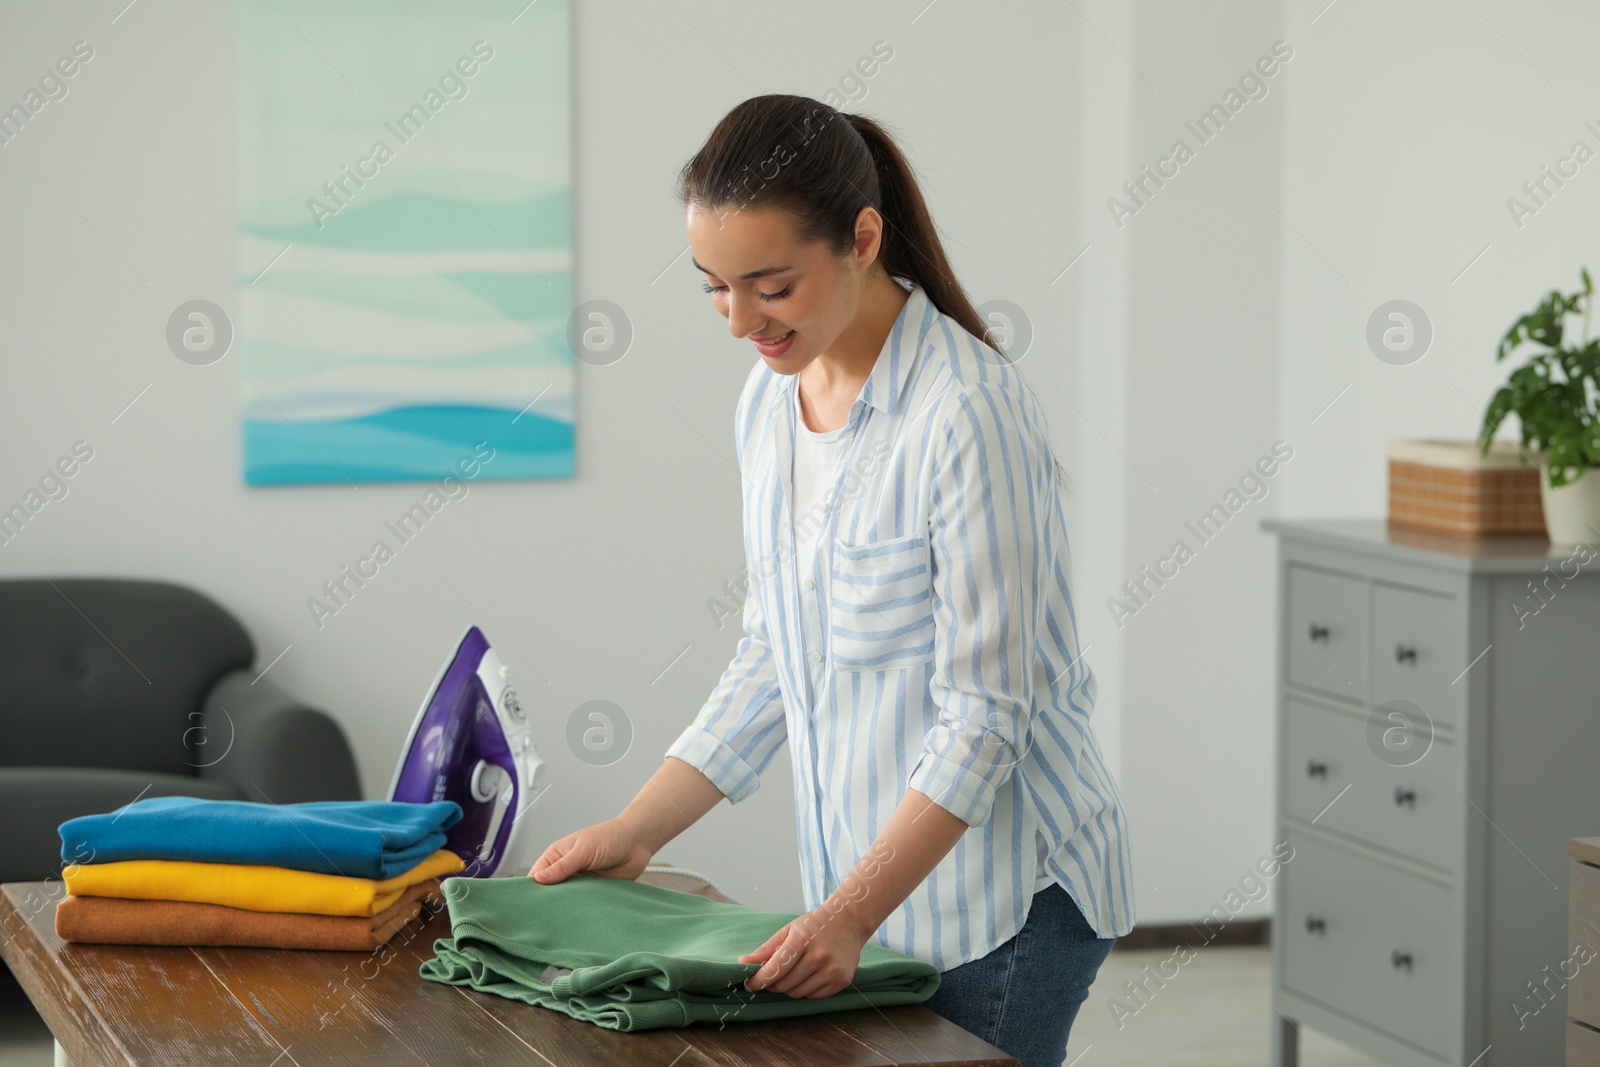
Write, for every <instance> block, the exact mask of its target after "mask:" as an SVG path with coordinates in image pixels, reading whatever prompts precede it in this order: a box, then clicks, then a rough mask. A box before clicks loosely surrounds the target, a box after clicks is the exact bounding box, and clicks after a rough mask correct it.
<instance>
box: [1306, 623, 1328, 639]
mask: <svg viewBox="0 0 1600 1067" xmlns="http://www.w3.org/2000/svg"><path fill="white" fill-rule="evenodd" d="M1330 633H1331V631H1330V630H1329V629H1328V628H1327V627H1326V626H1323V625H1322V624H1321V623H1317V622H1314V623H1312V624H1311V628H1310V637H1311V640H1313V641H1326V640H1327V639H1328V636H1329V634H1330Z"/></svg>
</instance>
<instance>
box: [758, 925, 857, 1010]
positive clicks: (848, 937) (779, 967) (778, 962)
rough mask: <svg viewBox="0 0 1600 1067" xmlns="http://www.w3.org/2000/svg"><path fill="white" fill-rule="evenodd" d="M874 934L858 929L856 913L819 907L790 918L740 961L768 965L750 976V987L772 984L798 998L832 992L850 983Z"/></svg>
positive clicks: (770, 985)
mask: <svg viewBox="0 0 1600 1067" xmlns="http://www.w3.org/2000/svg"><path fill="white" fill-rule="evenodd" d="M870 936H871V934H863V933H861V932H860V931H859V929H858V926H857V924H856V923H855V921H854V918H853V916H852V915H851V914H850V913H849V912H848V911H846V910H843V909H841V910H839V911H837V912H831V911H828V910H827V909H826V908H817V909H815V910H813V911H808V912H806V913H805V914H804V915H802V916H800V917H799V918H797V919H794V920H792V921H791V922H788V923H785V924H784V926H783V927H782V928H781V929H779V930H778V932H777V933H775V934H773V935H772V936H771V937H769V938H767V941H766V943H765V944H763V945H762V946H761V947H760V948H758V949H756V950H755V951H754V952H751V953H748V954H746V955H743V956H740V957H739V962H740V963H762V962H765V963H766V966H765V967H763V968H761V969H760V970H759V971H757V972H756V973H755V974H753V975H751V976H750V977H749V978H747V979H746V980H745V983H744V987H745V988H746V989H748V990H751V991H756V990H761V989H770V990H772V991H773V992H775V993H787V994H789V996H791V997H794V998H796V999H798V998H800V997H807V998H810V999H813V1000H814V999H819V998H821V997H830V996H832V995H833V994H835V993H837V992H839V991H840V990H841V989H843V988H845V986H847V985H849V984H850V979H851V978H853V977H855V973H856V967H857V965H859V964H860V962H861V949H862V946H864V945H865V944H866V943H867V939H868V938H869V937H870Z"/></svg>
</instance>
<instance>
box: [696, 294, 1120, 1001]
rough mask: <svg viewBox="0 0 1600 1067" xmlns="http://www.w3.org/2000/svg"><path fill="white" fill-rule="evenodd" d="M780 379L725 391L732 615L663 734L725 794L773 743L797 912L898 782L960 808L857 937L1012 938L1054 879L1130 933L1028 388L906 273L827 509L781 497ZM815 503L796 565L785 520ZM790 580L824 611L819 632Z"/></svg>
mask: <svg viewBox="0 0 1600 1067" xmlns="http://www.w3.org/2000/svg"><path fill="white" fill-rule="evenodd" d="M796 381H797V378H796V376H794V375H781V374H778V373H776V372H774V371H772V370H770V369H768V367H767V366H766V364H765V362H758V363H757V364H756V366H755V368H754V369H753V370H752V371H751V373H750V376H749V379H748V380H747V381H746V383H745V387H744V392H743V393H742V394H741V396H740V398H739V404H738V408H737V412H736V417H735V443H736V447H737V449H738V454H739V467H740V470H741V472H742V474H743V476H744V544H745V553H746V557H747V562H748V565H749V571H750V575H751V584H750V590H749V593H748V595H747V597H746V599H745V602H744V605H743V622H744V634H743V636H741V638H740V639H739V643H738V646H737V648H736V650H735V652H734V656H733V661H732V662H731V663H730V664H729V665H728V668H727V670H726V671H724V672H723V675H722V677H721V679H720V680H719V681H718V682H717V684H716V686H715V688H714V689H713V690H712V692H711V695H710V697H709V699H708V700H707V701H706V703H705V705H704V707H702V708H701V710H700V712H699V714H698V715H697V716H696V717H695V720H694V722H693V723H692V724H691V725H690V726H689V727H688V728H687V729H686V730H685V731H684V732H683V734H682V735H681V736H679V738H678V739H677V740H676V741H674V742H673V744H672V745H671V747H670V748H668V749H667V755H669V756H676V757H677V758H679V759H681V760H683V761H685V762H686V763H689V764H690V765H691V766H694V767H696V768H698V769H699V770H700V771H701V772H702V773H704V774H705V775H706V776H707V777H708V778H710V779H711V781H712V782H714V783H715V784H716V786H717V788H718V789H720V790H721V791H722V792H723V794H724V795H725V796H727V798H728V799H729V800H730V801H731V802H733V803H738V802H739V801H741V800H743V799H744V798H745V797H747V796H749V795H750V794H751V793H753V792H754V791H755V790H756V788H757V787H758V786H759V785H760V779H759V775H760V774H761V772H762V771H763V770H764V769H765V768H766V766H767V764H768V763H769V762H770V761H771V759H772V757H773V755H774V754H775V753H776V752H777V751H778V748H779V747H780V746H782V745H783V743H784V742H785V741H786V740H787V741H788V742H789V751H790V758H791V760H792V762H793V766H794V779H795V798H794V800H795V807H794V811H795V821H796V826H797V829H798V831H799V834H798V836H799V844H800V869H801V878H802V883H803V885H802V888H803V891H804V900H805V907H806V910H808V911H809V910H811V909H814V908H817V907H820V906H821V905H822V903H823V902H824V901H825V900H826V899H827V898H828V896H829V894H831V893H832V892H833V891H834V890H835V889H836V888H838V886H839V883H840V881H841V880H842V879H843V878H845V877H846V876H847V875H848V874H849V873H850V871H851V870H852V869H853V868H854V867H855V866H856V864H857V863H858V862H859V861H860V860H861V858H862V857H863V855H864V854H865V853H866V852H867V850H868V849H869V848H870V846H871V845H872V843H873V842H874V841H875V840H876V839H877V836H878V833H879V831H880V830H881V828H882V827H883V826H884V824H885V823H886V822H888V820H889V816H890V815H891V814H893V812H894V809H895V807H896V806H897V805H898V804H899V802H900V800H901V798H902V797H904V795H905V791H906V790H907V789H908V788H911V789H916V790H918V791H920V792H922V793H925V794H927V795H928V796H929V797H931V798H932V799H933V801H934V802H935V803H937V804H939V805H940V806H941V807H943V808H945V809H947V810H949V811H951V812H953V813H954V814H955V815H957V816H958V817H960V818H961V819H962V821H964V822H966V823H967V824H968V829H967V831H966V832H965V833H964V834H962V836H961V837H960V838H959V839H958V840H957V842H956V844H955V847H954V848H952V849H951V850H950V852H949V853H948V854H946V855H945V856H944V857H943V858H942V859H941V860H940V861H939V863H938V864H937V865H936V866H935V867H934V869H933V871H932V872H931V873H930V874H929V876H928V877H927V879H925V880H924V881H923V882H922V883H921V884H920V885H919V886H918V887H917V888H916V889H915V890H913V891H912V893H911V895H910V897H908V898H907V899H906V901H905V903H904V904H902V905H901V906H900V907H899V908H898V909H897V910H896V911H895V912H894V913H893V914H892V915H891V916H890V917H889V918H888V919H887V920H885V921H884V923H883V924H882V925H881V926H880V927H879V928H878V930H877V931H876V932H875V934H874V935H873V936H874V939H875V940H876V941H877V942H878V943H879V944H882V945H885V946H887V947H889V948H893V949H895V950H897V951H899V952H902V953H904V954H906V955H908V956H912V957H914V958H916V959H920V960H924V961H926V962H928V963H931V964H933V965H934V967H936V968H938V969H939V970H941V971H944V970H949V969H950V968H952V967H955V966H957V965H959V964H962V963H965V962H967V961H969V960H973V959H977V958H979V957H981V956H985V955H987V954H988V953H989V952H991V951H992V950H993V949H995V948H996V947H998V946H999V945H1001V944H1003V943H1004V942H1005V941H1007V940H1008V939H1009V938H1010V937H1011V936H1012V935H1013V934H1015V933H1016V932H1017V931H1018V930H1019V929H1021V927H1022V924H1023V921H1024V920H1025V918H1026V917H1027V912H1028V908H1029V905H1030V904H1031V902H1032V899H1033V893H1034V891H1035V890H1036V889H1040V888H1044V887H1045V886H1047V885H1048V884H1049V882H1050V881H1056V882H1059V883H1061V885H1063V886H1064V887H1065V888H1066V889H1067V891H1068V892H1069V893H1070V894H1071V895H1072V897H1073V899H1074V900H1076V901H1077V902H1078V906H1079V907H1080V908H1081V909H1082V911H1083V913H1084V917H1085V918H1086V919H1087V920H1088V922H1089V924H1090V925H1091V926H1092V927H1093V928H1094V929H1095V931H1096V933H1097V934H1099V936H1101V937H1120V936H1122V935H1123V934H1126V933H1127V932H1128V931H1129V929H1131V927H1132V924H1133V883H1132V879H1131V872H1132V867H1131V864H1130V862H1129V860H1128V848H1129V844H1128V832H1127V821H1126V816H1125V814H1124V811H1123V806H1122V802H1121V799H1120V798H1119V796H1118V795H1117V789H1116V786H1115V784H1114V783H1113V782H1112V780H1111V775H1110V774H1109V772H1108V771H1107V770H1106V767H1105V763H1104V761H1103V759H1102V756H1101V753H1100V747H1099V744H1098V743H1097V742H1096V740H1095V737H1094V734H1093V732H1092V731H1091V729H1090V726H1089V715H1090V711H1091V710H1092V708H1093V706H1094V698H1095V691H1096V681H1095V676H1094V673H1093V672H1092V671H1091V670H1090V669H1089V665H1088V663H1087V662H1085V661H1084V659H1083V658H1082V656H1081V654H1080V650H1079V647H1078V634H1077V622H1076V616H1075V614H1074V607H1073V598H1072V593H1071V589H1070V587H1069V584H1068V574H1069V571H1070V569H1071V565H1070V555H1069V552H1068V546H1067V531H1066V523H1065V518H1064V516H1063V512H1062V503H1061V497H1060V495H1059V487H1058V485H1057V483H1056V469H1055V459H1054V453H1053V451H1052V449H1051V446H1050V442H1049V439H1048V434H1047V430H1046V422H1045V419H1044V413H1043V410H1042V409H1041V407H1040V405H1039V403H1038V400H1037V398H1036V397H1035V396H1034V394H1033V391H1032V390H1031V388H1030V387H1029V386H1028V385H1027V384H1026V383H1025V382H1024V381H1023V379H1022V377H1021V375H1020V374H1019V372H1018V371H1017V369H1016V368H1015V367H1013V366H1012V365H1011V364H1010V363H1009V362H1007V361H1005V360H1003V359H1001V358H1000V356H999V355H998V354H997V353H995V352H994V351H993V350H992V349H989V348H987V347H986V346H984V345H983V344H982V343H981V342H980V341H979V340H978V339H977V338H974V337H973V336H972V335H971V334H970V333H967V332H966V331H965V330H963V329H962V328H961V326H960V324H959V323H957V322H956V321H955V320H954V319H952V318H950V317H949V316H947V315H943V314H941V313H940V312H939V311H938V309H937V308H935V307H934V306H933V304H932V303H931V302H930V301H929V300H928V298H927V294H926V293H925V292H924V290H923V289H922V287H921V286H916V285H913V286H911V291H910V294H909V296H908V299H907V300H906V303H905V306H904V308H902V310H901V312H900V315H899V317H898V318H897V319H896V320H895V324H894V328H893V330H892V331H891V332H890V335H889V337H888V339H887V340H886V341H885V342H884V346H883V350H882V351H881V352H880V353H879V354H878V359H877V362H876V363H875V364H874V366H873V369H872V372H871V374H870V375H869V376H868V378H867V380H866V383H865V384H864V385H863V386H862V389H861V393H860V395H859V396H858V397H857V399H856V401H855V403H854V404H853V405H852V406H851V408H850V415H849V421H848V423H847V424H846V426H845V429H844V438H843V450H842V451H841V453H840V457H839V476H838V481H837V482H836V483H835V486H834V489H833V492H832V493H830V494H829V497H828V499H827V503H828V504H829V506H828V508H827V509H826V514H825V515H816V516H796V517H794V518H793V519H791V516H790V507H791V494H792V489H791V487H790V484H789V477H790V470H791V459H792V455H793V451H792V450H793V441H794V432H795V426H794V416H793V413H794V410H795V408H794V400H793V395H792V393H793V390H794V389H795V387H796ZM818 510H820V509H818ZM812 519H814V520H816V521H819V522H820V523H821V526H820V529H819V532H818V535H817V536H818V544H819V551H818V554H817V558H816V561H815V565H814V569H811V573H810V574H800V573H797V571H798V570H802V569H810V568H804V567H802V565H801V563H802V562H803V561H797V560H796V557H795V552H794V543H793V542H794V533H793V528H792V522H805V521H809V520H812ZM802 596H815V597H818V598H819V600H818V611H817V613H816V614H817V616H818V618H819V619H820V624H821V626H822V627H824V628H825V632H822V633H817V634H813V635H811V639H810V640H804V639H802V636H801V626H802V625H803V621H802V616H801V612H800V598H801V597H802ZM808 650H809V651H808ZM808 676H809V679H810V685H809V686H808V685H807V678H808ZM813 692H814V693H815V694H816V700H815V704H814V705H813V704H812V703H810V693H813Z"/></svg>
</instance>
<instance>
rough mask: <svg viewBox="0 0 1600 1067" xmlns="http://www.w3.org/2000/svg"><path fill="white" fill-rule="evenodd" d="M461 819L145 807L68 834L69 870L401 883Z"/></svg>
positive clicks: (344, 809)
mask: <svg viewBox="0 0 1600 1067" xmlns="http://www.w3.org/2000/svg"><path fill="white" fill-rule="evenodd" d="M461 818H462V811H461V805H460V804H457V803H456V802H455V801H453V800H436V801H433V802H432V803H428V804H412V803H407V802H404V801H397V800H314V801H305V802H303V803H299V804H264V803H258V802H256V801H250V800H202V799H200V798H198V797H147V798H145V799H143V800H136V801H134V802H133V803H131V804H124V805H123V806H122V807H120V808H118V809H116V810H115V811H112V812H107V813H106V814H104V815H81V816H79V817H78V818H76V819H68V820H67V821H66V822H64V823H62V824H61V826H60V828H59V829H60V831H61V858H62V860H63V861H65V862H68V863H110V862H113V861H115V860H199V861H201V862H205V863H260V864H268V865H271V866H274V867H289V868H292V869H294V870H300V871H317V872H320V873H322V874H342V875H346V876H348V877H351V878H375V879H379V880H382V879H385V878H393V877H394V876H395V875H397V874H403V873H405V872H406V871H409V870H410V869H411V868H413V867H415V866H416V865H417V864H419V863H421V862H422V861H423V860H424V859H426V858H428V856H430V855H432V854H433V853H434V852H436V851H438V850H439V849H440V848H443V847H444V842H445V831H446V830H448V829H449V828H450V827H452V826H454V825H455V824H456V823H458V822H460V821H461Z"/></svg>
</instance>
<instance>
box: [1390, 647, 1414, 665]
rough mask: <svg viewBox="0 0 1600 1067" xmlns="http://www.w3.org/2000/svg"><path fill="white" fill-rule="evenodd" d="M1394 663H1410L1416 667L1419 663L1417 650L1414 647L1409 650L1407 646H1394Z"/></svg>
mask: <svg viewBox="0 0 1600 1067" xmlns="http://www.w3.org/2000/svg"><path fill="white" fill-rule="evenodd" d="M1394 661H1395V662H1396V663H1407V662H1409V663H1410V664H1411V665H1412V666H1416V663H1417V650H1416V649H1415V648H1414V647H1412V648H1408V647H1407V646H1405V645H1395V646H1394Z"/></svg>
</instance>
